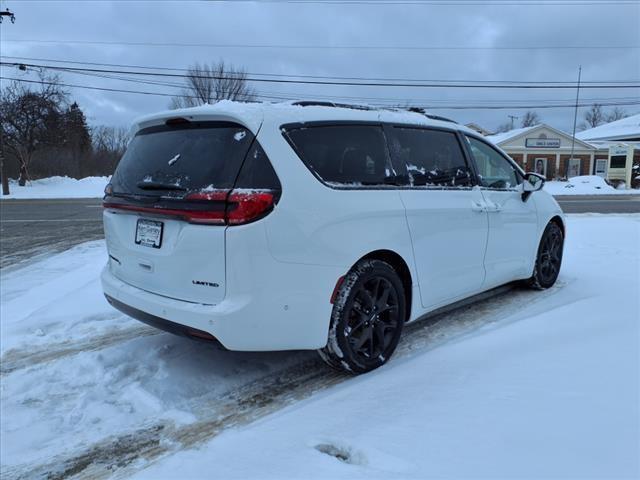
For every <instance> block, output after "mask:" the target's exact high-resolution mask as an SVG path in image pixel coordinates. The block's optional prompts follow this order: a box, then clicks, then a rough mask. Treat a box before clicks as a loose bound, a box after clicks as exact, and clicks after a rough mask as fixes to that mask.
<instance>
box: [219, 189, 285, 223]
mask: <svg viewBox="0 0 640 480" xmlns="http://www.w3.org/2000/svg"><path fill="white" fill-rule="evenodd" d="M274 200H275V199H274V198H273V194H272V193H270V192H259V191H255V192H241V191H237V190H233V191H232V192H231V193H230V194H229V198H228V199H227V223H228V224H229V225H241V224H243V223H248V222H251V221H252V220H255V219H256V218H258V217H260V216H262V215H263V214H265V213H266V212H268V211H269V210H270V209H271V207H273V203H274Z"/></svg>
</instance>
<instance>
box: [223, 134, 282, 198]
mask: <svg viewBox="0 0 640 480" xmlns="http://www.w3.org/2000/svg"><path fill="white" fill-rule="evenodd" d="M234 188H252V189H253V188H255V189H267V190H279V189H280V181H279V180H278V177H277V175H276V172H275V171H274V170H273V167H272V166H271V162H270V161H269V158H268V157H267V154H266V153H265V151H264V150H263V149H262V147H261V146H260V144H259V143H258V141H257V140H255V141H254V142H253V146H252V147H251V149H250V150H249V153H247V157H246V159H245V161H244V163H243V164H242V168H241V169H240V174H239V175H238V179H237V180H236V183H235V186H234Z"/></svg>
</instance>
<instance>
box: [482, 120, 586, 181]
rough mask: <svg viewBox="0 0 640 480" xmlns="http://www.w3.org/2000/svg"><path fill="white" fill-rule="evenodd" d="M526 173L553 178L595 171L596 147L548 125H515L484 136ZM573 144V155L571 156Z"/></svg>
mask: <svg viewBox="0 0 640 480" xmlns="http://www.w3.org/2000/svg"><path fill="white" fill-rule="evenodd" d="M487 138H488V139H489V140H491V141H492V142H493V143H495V144H496V145H498V146H499V147H500V148H502V149H503V150H504V151H505V152H507V153H508V154H509V156H511V158H513V159H514V160H515V161H516V162H517V163H518V164H519V165H520V166H521V167H522V168H524V169H525V170H526V171H528V172H538V173H541V174H543V175H544V176H546V177H547V179H549V180H551V179H554V178H567V177H575V176H578V175H590V174H591V173H592V172H593V171H594V165H595V161H596V157H597V150H596V148H595V147H594V146H593V145H591V144H589V143H587V142H584V141H582V140H578V139H577V138H576V139H575V141H573V138H572V137H571V135H569V134H567V133H565V132H563V131H561V130H557V129H555V128H553V127H551V126H549V125H545V124H540V125H535V126H533V127H525V128H517V129H515V130H510V131H508V132H504V133H498V134H496V135H489V136H488V137H487ZM572 143H573V156H571V151H572Z"/></svg>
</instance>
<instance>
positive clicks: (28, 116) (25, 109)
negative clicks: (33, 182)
mask: <svg viewBox="0 0 640 480" xmlns="http://www.w3.org/2000/svg"><path fill="white" fill-rule="evenodd" d="M40 81H41V83H40V87H39V89H34V90H32V89H31V88H30V87H25V86H24V85H23V84H21V83H19V82H16V81H14V82H11V83H10V84H9V85H8V86H7V87H6V88H5V89H4V90H3V91H2V92H1V94H0V117H1V118H2V124H1V127H2V149H3V153H4V154H5V155H6V154H7V153H11V154H13V155H14V156H15V158H17V160H18V163H19V167H20V178H19V181H18V184H19V185H21V186H24V185H25V184H26V182H27V180H28V178H29V164H30V163H31V160H32V158H33V155H34V153H35V152H36V151H37V150H39V149H41V148H43V147H44V146H46V145H48V144H52V143H55V142H56V141H58V140H60V139H59V138H58V136H59V134H61V131H62V129H61V122H62V109H63V107H64V106H65V105H66V103H67V98H68V94H67V92H66V91H65V90H63V89H62V87H61V86H60V80H59V78H58V77H57V76H45V75H44V74H41V75H40Z"/></svg>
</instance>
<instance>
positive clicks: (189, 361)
mask: <svg viewBox="0 0 640 480" xmlns="http://www.w3.org/2000/svg"><path fill="white" fill-rule="evenodd" d="M568 232H569V233H568V238H567V245H566V253H565V259H564V265H563V269H562V273H561V276H560V279H559V282H558V284H557V285H556V286H555V287H554V288H552V289H550V290H547V291H544V292H535V291H530V290H526V289H516V290H509V291H507V292H503V293H500V294H498V295H497V296H494V297H491V298H488V299H485V300H482V301H480V302H479V303H477V304H474V305H471V306H468V307H465V308H462V309H459V310H456V311H454V312H451V313H449V314H443V315H439V316H437V317H435V318H434V319H431V320H429V321H424V322H421V323H414V324H412V325H410V326H409V327H408V328H407V332H406V335H405V336H404V338H403V340H402V343H401V347H400V348H399V351H398V352H397V354H396V357H395V358H394V359H393V360H392V361H391V362H390V363H389V364H388V365H387V366H385V367H384V368H382V369H380V370H378V371H375V372H373V373H371V374H368V375H366V376H362V377H358V378H351V377H346V376H342V375H339V374H335V373H332V372H330V371H329V370H327V369H325V367H324V366H323V365H322V364H320V363H319V362H318V361H317V360H316V358H315V354H314V353H313V352H294V353H286V352H282V353H263V354H247V353H233V352H225V351H223V350H221V349H219V348H216V347H214V346H211V345H210V344H206V343H201V342H195V341H191V340H188V339H183V338H179V337H175V336H172V335H169V334H166V333H163V332H158V331H156V330H153V329H151V328H148V327H146V326H144V325H142V324H139V323H137V322H135V321H133V320H130V319H128V318H126V317H124V316H122V315H121V314H119V313H118V312H116V311H114V310H112V309H111V308H110V307H109V306H108V305H107V303H106V302H105V301H104V300H103V298H102V295H101V292H100V287H99V281H98V278H97V276H98V273H99V271H100V268H101V266H102V264H103V263H104V261H105V256H106V254H105V249H104V245H103V243H102V242H92V243H88V244H84V245H80V246H78V247H76V248H74V249H72V250H70V251H68V252H65V253H62V254H58V255H55V256H53V257H51V258H49V259H47V260H45V261H43V262H39V263H35V264H32V265H30V266H28V267H25V268H23V269H21V270H16V271H13V272H9V273H7V274H5V275H3V276H2V277H0V281H1V284H2V290H1V293H0V295H1V296H0V300H1V312H0V313H1V320H0V327H1V329H0V334H1V339H2V341H1V345H0V347H1V355H2V357H1V364H0V383H1V387H2V388H1V398H0V401H1V403H0V408H1V412H0V413H1V416H0V436H1V438H2V442H1V443H0V462H1V470H2V474H3V477H6V478H13V477H20V476H24V477H25V478H44V477H46V476H48V475H51V476H54V477H55V476H56V475H60V476H66V475H71V474H78V475H79V476H81V477H85V478H94V477H97V476H109V475H116V474H117V475H118V476H124V477H127V476H131V475H133V476H137V477H139V478H160V477H167V478H204V477H209V476H210V475H211V474H212V472H215V476H216V477H219V478H347V477H348V478H398V477H401V478H424V477H450V478H454V477H455V478H460V477H485V478H497V477H509V478H513V477H530V478H533V477H535V478H540V477H556V478H557V477H564V478H567V477H572V478H586V477H601V478H605V477H606V478H617V477H631V478H635V477H638V476H639V475H640V465H639V457H638V454H637V452H638V451H640V413H639V409H640V393H639V392H640V357H639V352H640V327H639V321H640V320H639V319H640V297H639V296H638V292H639V291H640V273H639V272H640V249H639V248H638V245H640V215H627V216H624V215H606V216H604V215H579V216H569V218H568Z"/></svg>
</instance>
